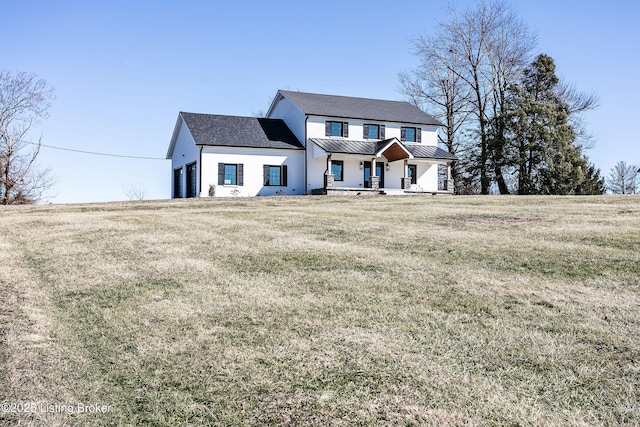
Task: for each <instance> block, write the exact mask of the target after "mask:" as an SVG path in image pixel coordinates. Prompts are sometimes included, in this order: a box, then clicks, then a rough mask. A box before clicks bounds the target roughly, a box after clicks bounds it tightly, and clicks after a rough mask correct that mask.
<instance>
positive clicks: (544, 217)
mask: <svg viewBox="0 0 640 427" xmlns="http://www.w3.org/2000/svg"><path fill="white" fill-rule="evenodd" d="M639 226H640V199H637V198H614V197H589V198H554V197H540V198H534V197H532V198H516V197H514V198H499V197H482V198H481V197H451V198H430V197H429V198H427V197H424V198H423V197H415V198H394V197H379V198H366V199H347V198H335V199H333V198H323V197H315V198H307V197H296V198H293V197H292V198H258V199H251V200H247V199H236V200H234V199H228V200H222V201H220V200H217V201H209V200H189V201H167V202H144V203H140V202H136V203H119V204H96V205H75V206H73V205H71V206H36V207H17V208H5V209H0V229H1V231H2V233H3V235H4V236H6V240H5V241H4V242H2V243H0V265H1V267H0V286H1V287H2V290H3V292H4V294H6V295H7V298H6V299H3V300H2V302H0V321H1V323H0V327H1V329H0V373H2V374H3V375H5V376H6V378H7V379H8V381H7V382H5V383H3V384H1V385H0V393H1V394H0V399H1V400H3V401H7V402H20V401H25V402H38V403H40V402H44V403H48V404H77V403H101V404H104V405H109V408H110V409H109V411H108V412H106V413H99V414H96V413H93V414H89V413H81V414H78V413H73V414H68V413H53V414H52V413H42V412H37V411H36V412H34V413H29V414H25V413H16V412H3V413H0V423H3V422H5V423H7V424H9V423H12V424H13V423H16V422H18V421H20V422H21V423H32V424H34V425H51V424H53V425H73V424H82V425H88V424H91V425H139V424H143V425H144V424H147V425H380V424H382V425H456V426H457V425H558V424H562V425H614V424H618V425H619V424H637V423H640V411H639V410H638V395H639V394H640V389H639V388H638V384H640V365H639V362H638V360H639V359H640V344H639V342H638V341H639V340H638V338H637V337H638V332H639V331H638V326H639V324H640V314H639V313H638V310H637V307H638V306H639V305H640V304H639V303H640V298H639V290H640V283H639V279H638V277H640V269H639V264H638V261H640V254H639V252H640V251H638V241H640V235H639V234H638V233H639V232H638V230H640V227H639Z"/></svg>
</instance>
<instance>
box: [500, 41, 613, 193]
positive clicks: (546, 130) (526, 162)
mask: <svg viewBox="0 0 640 427" xmlns="http://www.w3.org/2000/svg"><path fill="white" fill-rule="evenodd" d="M555 70H556V67H555V63H554V61H553V58H551V57H550V56H548V55H544V54H541V55H539V56H538V57H537V58H536V59H535V60H534V61H533V62H532V63H531V65H530V66H529V67H527V68H526V69H525V71H524V76H523V79H522V82H521V83H520V84H517V85H513V86H512V87H511V89H510V98H509V102H510V109H509V112H508V117H509V121H508V126H509V131H510V134H511V147H510V151H509V152H508V153H506V154H505V157H507V156H508V159H509V160H510V163H511V164H512V165H513V166H514V169H515V174H516V175H517V187H518V188H517V193H518V194H583V192H585V191H587V189H589V190H588V191H589V192H592V191H596V190H597V189H598V187H599V184H598V182H600V181H601V178H600V176H599V175H600V173H599V171H595V170H589V168H590V165H589V163H588V161H587V159H586V157H585V156H584V155H583V154H582V152H581V149H580V148H578V147H576V145H575V141H576V132H575V130H574V128H573V126H572V125H571V124H570V122H569V114H570V112H571V110H570V107H569V105H568V104H567V102H565V101H564V100H563V99H562V98H561V96H560V95H559V94H560V93H561V91H560V88H559V82H560V80H559V78H558V77H557V76H556V74H555Z"/></svg>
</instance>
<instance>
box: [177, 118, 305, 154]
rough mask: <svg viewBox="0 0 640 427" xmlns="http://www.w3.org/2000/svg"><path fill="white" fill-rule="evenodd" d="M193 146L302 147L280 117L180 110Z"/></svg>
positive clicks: (295, 148) (294, 148) (297, 148)
mask: <svg viewBox="0 0 640 427" xmlns="http://www.w3.org/2000/svg"><path fill="white" fill-rule="evenodd" d="M180 119H182V121H183V122H184V124H185V125H186V126H187V129H189V132H190V133H191V136H192V137H193V140H194V141H195V143H196V145H206V146H226V147H250V148H277V149H293V150H302V149H304V147H303V146H302V144H301V143H300V141H298V138H296V136H295V135H294V134H293V132H291V130H290V129H289V127H288V126H287V125H286V124H285V122H284V121H283V120H281V119H265V118H260V117H240V116H223V115H217V114H200V113H187V112H180V114H179V117H178V123H180ZM175 138H176V134H175V133H174V136H173V138H172V141H171V146H170V148H169V154H168V157H170V155H171V152H172V148H173V146H174V145H175Z"/></svg>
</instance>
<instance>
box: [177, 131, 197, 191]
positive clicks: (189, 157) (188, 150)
mask: <svg viewBox="0 0 640 427" xmlns="http://www.w3.org/2000/svg"><path fill="white" fill-rule="evenodd" d="M180 122H181V123H180V125H179V131H178V136H177V138H176V145H175V147H174V148H173V156H172V157H171V197H173V194H174V188H175V183H174V182H173V179H174V172H173V171H174V170H176V169H178V168H182V188H181V189H180V194H181V195H182V197H185V195H186V194H187V168H186V165H188V164H190V163H193V162H198V160H199V158H200V148H198V147H196V143H195V141H194V140H193V137H192V136H191V133H190V132H189V129H187V126H185V124H184V121H182V120H180ZM199 166H200V165H196V167H198V168H199ZM196 185H197V184H196ZM198 191H200V189H198V188H196V194H197V192H198Z"/></svg>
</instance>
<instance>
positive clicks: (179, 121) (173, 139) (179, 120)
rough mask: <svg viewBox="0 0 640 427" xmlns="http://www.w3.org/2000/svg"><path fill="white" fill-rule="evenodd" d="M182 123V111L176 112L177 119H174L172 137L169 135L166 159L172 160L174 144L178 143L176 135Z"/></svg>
mask: <svg viewBox="0 0 640 427" xmlns="http://www.w3.org/2000/svg"><path fill="white" fill-rule="evenodd" d="M182 123H184V118H183V117H182V111H180V112H178V118H177V119H176V125H175V126H174V128H173V135H171V141H169V149H168V150H167V157H166V158H167V159H172V158H173V150H174V149H175V148H176V142H177V141H178V134H179V133H180V126H181V125H182Z"/></svg>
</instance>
